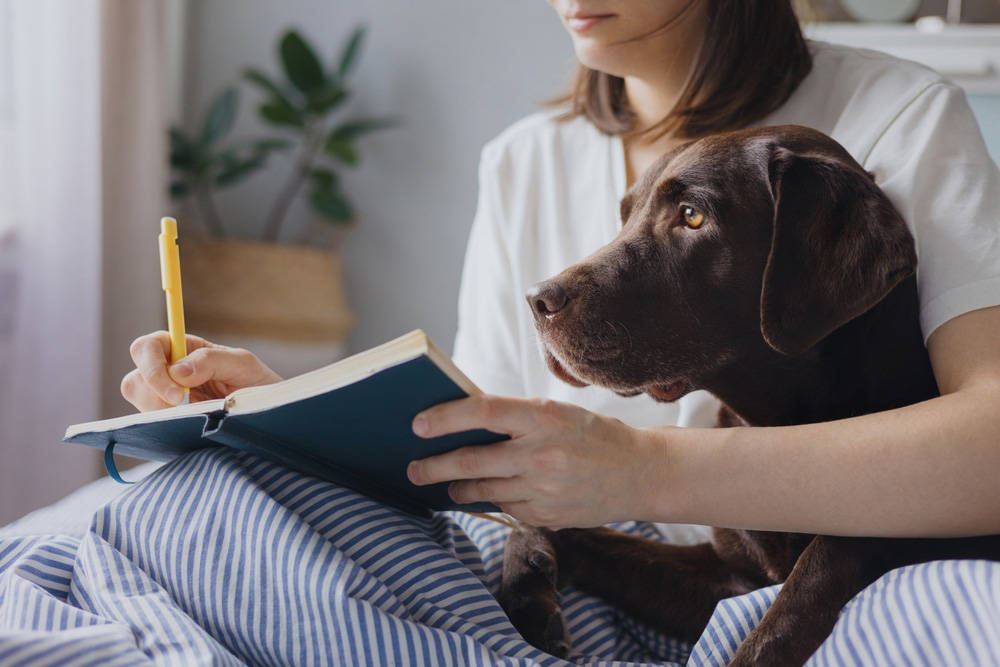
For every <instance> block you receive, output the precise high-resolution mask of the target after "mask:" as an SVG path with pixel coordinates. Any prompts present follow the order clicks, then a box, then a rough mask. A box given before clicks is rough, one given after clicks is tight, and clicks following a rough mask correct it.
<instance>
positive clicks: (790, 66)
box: [553, 0, 812, 138]
mask: <svg viewBox="0 0 1000 667" xmlns="http://www.w3.org/2000/svg"><path fill="white" fill-rule="evenodd" d="M699 1H703V2H704V3H705V8H704V11H705V37H704V39H703V40H702V44H701V48H700V50H699V54H698V57H697V59H696V61H695V66H694V69H693V70H692V72H691V74H690V76H689V77H688V81H687V84H686V85H685V88H684V90H683V91H682V92H681V95H680V98H679V99H678V101H677V104H676V105H675V106H674V108H673V110H672V111H671V112H670V113H669V114H667V116H666V117H665V118H663V119H662V120H661V121H660V122H659V123H657V124H656V125H655V126H654V127H652V128H649V129H648V130H646V132H652V133H655V134H656V135H663V134H666V133H668V132H674V133H676V134H677V135H678V136H680V137H684V138H694V137H699V136H704V135H706V134H711V133H713V132H721V131H724V130H732V129H737V128H740V127H744V126H746V125H747V124H749V123H752V122H753V121H756V120H759V119H761V118H763V117H764V116H766V115H767V114H768V113H770V112H772V111H774V110H775V109H777V108H778V107H780V106H781V105H782V104H784V102H785V100H787V99H788V97H789V96H790V95H791V94H792V92H793V91H794V90H795V88H796V87H798V85H799V83H800V82H801V81H802V79H804V78H805V76H806V75H807V74H808V73H809V71H810V69H812V56H811V55H810V53H809V49H808V48H807V46H806V42H805V39H804V38H803V36H802V30H801V28H800V27H799V22H798V19H797V18H796V16H795V12H794V10H793V9H792V3H791V0H691V1H690V2H689V3H688V5H687V6H686V7H685V8H684V9H683V10H682V12H681V13H682V14H683V13H685V12H687V11H688V9H690V7H691V6H692V5H693V4H694V3H695V2H699ZM553 103H554V104H566V103H568V104H569V110H568V111H567V112H566V114H564V115H563V116H562V118H563V119H567V120H568V119H571V118H575V117H577V116H584V117H586V118H587V119H589V120H590V121H591V122H592V123H593V124H594V125H595V126H597V128H598V129H599V130H601V131H602V132H604V133H606V134H625V133H627V132H629V131H630V130H631V129H632V126H633V124H634V121H635V116H634V114H633V113H632V111H631V109H629V108H628V101H627V100H626V98H625V80H624V79H622V78H621V77H618V76H614V75H611V74H606V73H604V72H598V71H596V70H592V69H590V68H588V67H586V66H584V65H582V64H580V65H578V66H577V71H576V76H575V77H574V80H573V83H572V86H571V88H570V91H569V93H568V94H566V95H564V96H562V97H560V98H558V99H556V100H553Z"/></svg>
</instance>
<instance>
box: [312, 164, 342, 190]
mask: <svg viewBox="0 0 1000 667" xmlns="http://www.w3.org/2000/svg"><path fill="white" fill-rule="evenodd" d="M309 178H311V179H312V181H313V183H315V184H316V187H317V188H319V189H327V190H336V189H337V186H338V184H339V181H340V179H339V177H338V176H337V172H335V171H333V170H332V169H326V168H324V167H316V168H314V169H313V170H312V171H310V172H309Z"/></svg>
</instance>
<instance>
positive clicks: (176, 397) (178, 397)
mask: <svg viewBox="0 0 1000 667" xmlns="http://www.w3.org/2000/svg"><path fill="white" fill-rule="evenodd" d="M163 394H164V395H165V397H166V399H167V403H169V404H170V405H178V404H179V403H180V402H181V401H183V400H184V392H183V391H181V390H180V389H178V388H177V387H167V389H166V391H164V392H163Z"/></svg>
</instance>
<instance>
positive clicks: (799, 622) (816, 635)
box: [729, 535, 903, 667]
mask: <svg viewBox="0 0 1000 667" xmlns="http://www.w3.org/2000/svg"><path fill="white" fill-rule="evenodd" d="M885 542H886V540H880V539H869V538H848V537H827V536H822V535H821V536H818V537H816V538H814V539H813V541H812V542H811V543H810V544H809V546H808V547H806V550H805V551H804V552H802V555H801V556H800V557H799V560H798V562H796V564H795V568H794V569H793V570H792V573H791V574H790V575H789V577H788V579H787V580H786V581H785V584H784V586H783V587H782V589H781V591H780V592H779V593H778V596H777V597H776V598H775V600H774V604H772V605H771V608H770V609H768V611H767V613H766V614H765V615H764V618H763V619H761V622H760V623H759V624H758V625H757V627H756V628H754V630H753V632H751V633H750V635H749V636H748V637H747V638H746V640H745V641H744V642H743V644H742V645H741V646H740V648H739V650H738V651H737V652H736V655H735V656H734V657H733V660H732V662H731V663H729V664H730V667H751V666H752V667H779V666H780V667H800V666H801V665H803V664H804V663H805V662H806V660H808V659H809V657H810V656H811V655H812V654H813V653H815V652H816V650H817V649H818V648H819V646H820V644H822V643H823V641H824V640H826V638H827V637H829V636H830V633H831V632H832V631H833V626H834V625H835V624H836V623H837V618H838V617H839V615H840V610H841V609H842V608H843V607H844V605H846V604H847V603H848V602H850V600H851V598H853V597H854V596H855V595H857V594H858V593H860V592H861V591H862V590H863V589H864V588H865V587H866V586H868V585H870V584H872V583H873V582H874V581H875V580H876V579H878V578H879V577H880V576H881V575H883V574H885V573H886V572H888V571H889V570H890V569H892V568H893V567H895V566H897V565H901V564H903V563H889V562H887V561H886V559H885V558H884V556H887V555H888V554H891V553H892V551H891V550H890V549H887V548H886V545H885Z"/></svg>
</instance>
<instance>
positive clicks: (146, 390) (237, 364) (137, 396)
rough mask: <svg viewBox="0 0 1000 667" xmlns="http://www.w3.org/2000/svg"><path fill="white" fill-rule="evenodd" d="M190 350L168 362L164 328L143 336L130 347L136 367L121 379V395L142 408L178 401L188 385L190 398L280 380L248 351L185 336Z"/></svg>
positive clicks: (169, 404)
mask: <svg viewBox="0 0 1000 667" xmlns="http://www.w3.org/2000/svg"><path fill="white" fill-rule="evenodd" d="M186 347H187V351H188V354H187V356H185V357H184V358H183V359H181V360H179V361H178V362H177V363H175V364H169V363H168V362H169V357H170V337H169V334H168V333H167V332H166V331H156V332H154V333H151V334H147V335H145V336H140V337H139V338H137V339H136V340H135V341H134V342H133V343H132V346H131V347H130V348H129V352H130V353H131V355H132V360H133V362H134V363H135V366H136V368H135V370H134V371H132V372H131V373H129V374H128V375H126V376H125V378H124V379H123V380H122V387H121V389H122V395H123V396H124V397H125V398H126V400H128V401H129V402H130V403H132V404H133V405H134V406H136V407H137V408H139V409H140V410H158V409H160V408H165V407H169V406H173V405H178V404H179V403H181V401H183V400H184V389H185V388H190V389H192V392H191V397H192V400H195V399H196V398H197V400H204V399H210V398H221V397H223V396H225V395H226V394H228V393H229V392H230V391H233V390H234V389H239V388H242V387H250V386H256V385H262V384H270V383H272V382H278V381H280V380H281V378H280V377H279V376H278V375H277V374H276V373H275V372H274V371H272V370H271V369H270V368H268V367H267V366H265V365H264V364H263V363H262V362H261V361H260V360H259V359H257V357H255V356H254V355H252V354H251V353H249V352H247V351H246V350H241V349H236V348H229V347H225V346H222V345H214V344H212V343H209V342H208V341H206V340H205V339H203V338H199V337H198V336H187V340H186Z"/></svg>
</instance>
